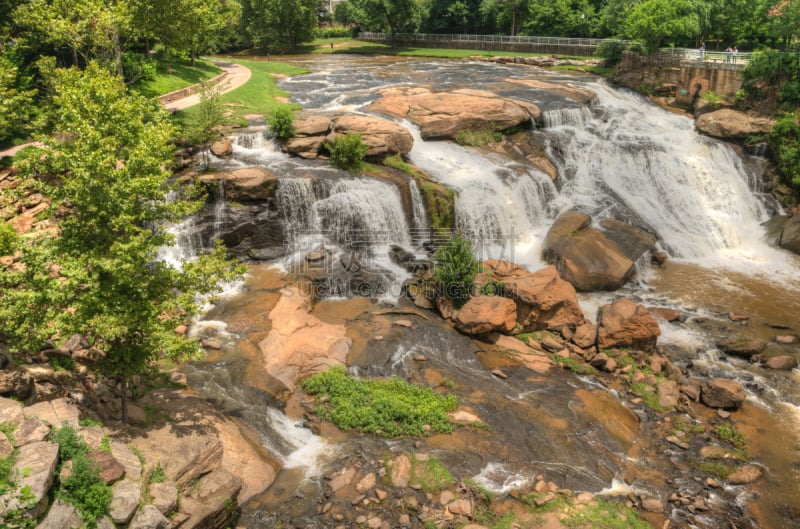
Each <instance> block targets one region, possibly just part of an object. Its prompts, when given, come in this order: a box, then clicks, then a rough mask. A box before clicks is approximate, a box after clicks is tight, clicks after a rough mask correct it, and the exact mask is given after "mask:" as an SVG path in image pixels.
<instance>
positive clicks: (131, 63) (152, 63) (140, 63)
mask: <svg viewBox="0 0 800 529" xmlns="http://www.w3.org/2000/svg"><path fill="white" fill-rule="evenodd" d="M122 71H123V73H124V75H125V82H126V83H127V84H133V83H136V82H139V81H152V80H153V79H155V78H156V75H158V62H157V61H156V60H155V59H148V58H145V56H144V55H142V54H141V53H134V52H130V51H126V52H125V53H123V54H122Z"/></svg>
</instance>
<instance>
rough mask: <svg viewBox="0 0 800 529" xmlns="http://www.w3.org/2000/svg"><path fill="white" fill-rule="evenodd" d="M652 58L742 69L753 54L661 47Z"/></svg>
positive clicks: (661, 61) (670, 61) (675, 62)
mask: <svg viewBox="0 0 800 529" xmlns="http://www.w3.org/2000/svg"><path fill="white" fill-rule="evenodd" d="M654 58H655V60H656V61H658V62H660V63H674V64H679V63H682V62H687V61H688V62H703V63H708V64H720V65H729V66H731V67H732V68H736V69H739V68H741V69H744V68H745V67H746V66H747V63H749V62H750V61H752V60H753V54H752V53H751V52H739V53H728V52H725V51H708V50H706V51H703V52H701V51H700V50H696V49H690V48H661V49H660V50H658V52H657V53H656V54H655V56H654Z"/></svg>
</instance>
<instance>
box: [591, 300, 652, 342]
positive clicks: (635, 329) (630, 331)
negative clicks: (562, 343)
mask: <svg viewBox="0 0 800 529" xmlns="http://www.w3.org/2000/svg"><path fill="white" fill-rule="evenodd" d="M660 335H661V329H660V328H659V326H658V321H657V320H656V319H655V318H654V317H653V315H652V314H650V312H649V311H648V310H647V309H646V308H645V307H644V306H643V305H638V304H636V303H634V302H633V301H631V300H629V299H625V298H621V299H617V300H615V301H613V302H612V303H611V304H610V305H603V306H602V307H600V314H599V317H598V331H597V346H598V347H599V348H600V349H611V348H615V347H632V348H634V349H639V350H642V351H652V350H653V349H654V348H655V345H656V341H657V339H658V337H659V336H660Z"/></svg>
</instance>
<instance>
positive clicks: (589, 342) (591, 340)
mask: <svg viewBox="0 0 800 529" xmlns="http://www.w3.org/2000/svg"><path fill="white" fill-rule="evenodd" d="M595 342H597V327H596V326H594V325H593V324H592V323H590V322H588V321H587V322H584V323H582V324H581V325H578V327H576V328H575V333H574V334H573V335H572V343H574V344H575V345H577V346H578V347H581V348H583V349H588V348H589V347H591V346H593V345H594V344H595Z"/></svg>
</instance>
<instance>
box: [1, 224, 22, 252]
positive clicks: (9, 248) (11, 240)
mask: <svg viewBox="0 0 800 529" xmlns="http://www.w3.org/2000/svg"><path fill="white" fill-rule="evenodd" d="M17 246H19V235H17V232H16V230H15V229H14V227H13V226H12V225H11V224H9V223H8V222H3V223H0V255H10V254H12V253H14V252H15V251H16V249H17Z"/></svg>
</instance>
